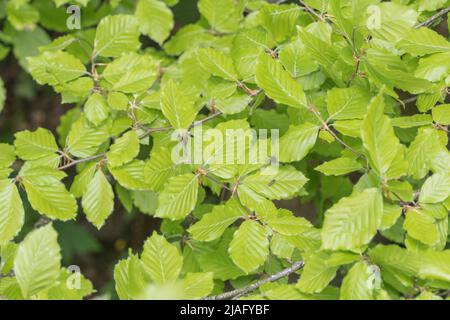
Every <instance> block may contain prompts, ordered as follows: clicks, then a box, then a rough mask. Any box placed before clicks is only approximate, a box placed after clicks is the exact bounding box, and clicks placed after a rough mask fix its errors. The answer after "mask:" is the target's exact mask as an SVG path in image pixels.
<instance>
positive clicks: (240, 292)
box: [205, 261, 305, 300]
mask: <svg viewBox="0 0 450 320" xmlns="http://www.w3.org/2000/svg"><path fill="white" fill-rule="evenodd" d="M304 265H305V263H304V262H303V261H296V262H294V263H292V265H291V266H290V267H289V268H286V269H284V270H282V271H280V272H278V273H275V274H273V275H271V276H269V277H267V278H264V279H262V280H259V281H257V282H255V283H253V284H251V285H248V286H246V287H243V288H240V289H236V290H232V291H228V292H225V293H222V294H219V295H217V296H212V297H207V298H205V300H227V299H233V298H234V299H237V298H239V297H242V296H244V295H246V294H248V293H250V292H252V291H254V290H256V289H258V288H259V287H261V286H262V285H263V284H266V283H269V282H274V281H277V280H279V279H281V278H284V277H286V276H288V275H290V274H292V273H294V272H296V271H298V270H300V269H301V268H303V266H304Z"/></svg>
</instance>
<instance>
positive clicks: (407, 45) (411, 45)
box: [397, 28, 450, 56]
mask: <svg viewBox="0 0 450 320" xmlns="http://www.w3.org/2000/svg"><path fill="white" fill-rule="evenodd" d="M397 46H398V47H399V49H402V50H405V51H406V52H408V53H410V54H412V55H415V56H424V55H427V54H432V53H438V52H447V51H450V42H448V41H447V40H446V39H445V38H444V37H443V36H441V35H440V34H438V33H437V32H435V31H433V30H431V29H428V28H419V29H412V30H410V31H409V32H408V34H407V35H406V37H405V38H404V39H403V40H402V41H400V42H399V43H398V44H397Z"/></svg>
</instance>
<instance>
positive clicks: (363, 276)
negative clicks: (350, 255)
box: [340, 261, 380, 300]
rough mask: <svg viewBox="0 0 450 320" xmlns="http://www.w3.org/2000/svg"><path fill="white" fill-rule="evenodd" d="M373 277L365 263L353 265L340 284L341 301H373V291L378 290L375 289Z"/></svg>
mask: <svg viewBox="0 0 450 320" xmlns="http://www.w3.org/2000/svg"><path fill="white" fill-rule="evenodd" d="M374 268H377V267H374ZM377 276H378V278H379V277H380V275H379V274H378V275H375V277H377ZM372 277H373V279H372ZM375 277H374V276H373V275H372V273H371V270H370V269H369V266H367V264H366V263H365V262H363V261H360V262H357V263H355V264H354V265H353V267H352V268H351V269H350V270H349V272H348V273H347V275H346V276H345V278H344V281H343V282H342V287H341V297H340V298H341V300H373V298H374V290H376V289H379V288H375V282H376V281H377V280H376V278H375Z"/></svg>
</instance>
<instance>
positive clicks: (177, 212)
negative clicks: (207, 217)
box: [155, 173, 198, 220]
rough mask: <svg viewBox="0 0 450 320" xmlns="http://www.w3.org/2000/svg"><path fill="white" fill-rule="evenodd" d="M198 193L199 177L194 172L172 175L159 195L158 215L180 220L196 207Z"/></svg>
mask: <svg viewBox="0 0 450 320" xmlns="http://www.w3.org/2000/svg"><path fill="white" fill-rule="evenodd" d="M197 195H198V178H197V176H196V175H194V174H192V173H186V174H183V175H180V176H176V177H172V178H170V179H169V181H167V183H166V184H165V185H164V189H163V190H162V191H161V193H160V194H159V195H158V209H157V210H156V214H155V216H156V217H160V218H169V219H171V220H179V219H182V218H184V217H185V216H187V215H188V214H189V213H190V212H191V211H192V210H193V209H194V207H195V203H196V202H197Z"/></svg>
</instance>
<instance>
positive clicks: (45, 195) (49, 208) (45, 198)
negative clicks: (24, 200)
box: [22, 168, 78, 221]
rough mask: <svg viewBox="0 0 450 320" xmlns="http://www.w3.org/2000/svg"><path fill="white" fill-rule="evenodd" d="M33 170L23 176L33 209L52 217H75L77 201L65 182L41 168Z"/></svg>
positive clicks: (62, 218) (66, 218) (23, 182)
mask: <svg viewBox="0 0 450 320" xmlns="http://www.w3.org/2000/svg"><path fill="white" fill-rule="evenodd" d="M31 170H32V171H31V172H27V173H26V174H25V176H24V177H23V181H22V184H23V186H24V187H25V191H26V192H27V196H28V201H30V204H31V206H32V207H33V209H34V210H36V211H38V212H39V213H41V214H44V215H46V216H48V217H50V218H52V219H59V220H63V221H65V220H70V219H74V218H75V216H76V214H77V210H78V206H77V202H76V200H75V197H74V196H73V195H72V194H71V193H70V192H68V191H67V189H66V187H65V186H64V184H63V183H62V182H60V181H59V179H58V178H55V177H54V176H51V175H47V174H46V172H45V171H41V170H40V168H36V169H31ZM33 170H34V173H33Z"/></svg>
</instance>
